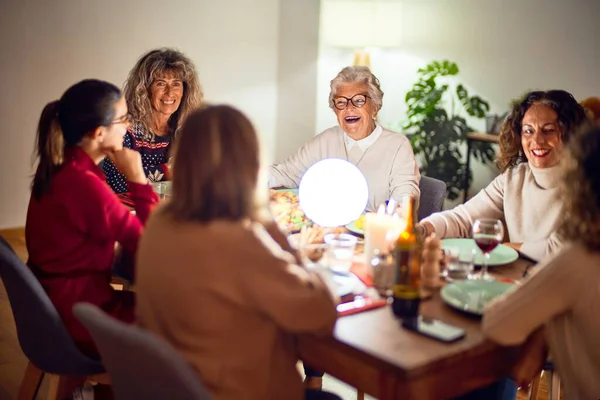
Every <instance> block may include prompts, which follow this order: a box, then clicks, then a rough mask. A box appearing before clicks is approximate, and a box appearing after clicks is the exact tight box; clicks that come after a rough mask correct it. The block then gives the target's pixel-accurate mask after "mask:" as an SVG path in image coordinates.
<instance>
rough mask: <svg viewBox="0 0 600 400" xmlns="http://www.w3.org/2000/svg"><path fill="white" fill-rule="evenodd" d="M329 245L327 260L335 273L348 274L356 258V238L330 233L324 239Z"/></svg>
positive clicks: (344, 234)
mask: <svg viewBox="0 0 600 400" xmlns="http://www.w3.org/2000/svg"><path fill="white" fill-rule="evenodd" d="M323 240H324V241H325V244H326V245H327V250H326V253H325V254H326V258H327V262H328V264H329V268H330V269H331V270H332V271H333V272H337V273H341V274H348V273H349V272H350V267H351V266H352V259H353V258H354V248H355V247H356V242H357V238H356V236H352V235H349V234H347V233H339V234H338V233H330V234H328V235H325V237H324V238H323Z"/></svg>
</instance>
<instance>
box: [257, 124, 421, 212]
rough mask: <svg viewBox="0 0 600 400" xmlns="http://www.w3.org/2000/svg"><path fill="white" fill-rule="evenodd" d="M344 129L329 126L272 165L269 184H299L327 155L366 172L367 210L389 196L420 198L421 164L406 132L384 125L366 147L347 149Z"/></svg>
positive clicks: (293, 186)
mask: <svg viewBox="0 0 600 400" xmlns="http://www.w3.org/2000/svg"><path fill="white" fill-rule="evenodd" d="M344 136H345V134H344V131H343V130H342V129H341V128H340V127H339V126H336V127H333V128H329V129H327V130H325V131H323V132H322V133H320V134H319V135H317V136H315V137H314V138H313V139H312V140H310V141H309V142H307V143H306V144H305V145H304V146H302V147H301V148H300V150H298V152H297V153H296V154H295V155H293V156H291V157H289V158H288V159H287V160H285V161H283V162H281V163H278V164H274V165H271V166H270V168H269V187H271V188H274V187H287V188H297V187H298V185H299V184H300V179H302V176H303V175H304V173H305V172H306V171H307V170H308V168H309V167H311V166H312V165H313V164H315V163H317V162H318V161H321V160H324V159H327V158H341V159H344V160H348V161H350V162H351V163H352V164H354V165H356V167H357V168H358V169H359V170H360V171H361V172H362V173H363V175H364V176H365V178H366V180H367V184H368V186H369V202H368V204H367V210H368V211H373V210H376V209H377V207H379V205H380V204H382V203H384V202H385V201H386V200H389V199H390V198H393V199H394V200H396V201H398V203H400V202H401V200H402V196H403V195H406V194H411V195H413V196H416V197H417V199H418V198H419V194H420V191H419V181H420V174H419V167H418V165H417V162H416V161H415V156H414V153H413V150H412V147H411V146H410V142H409V140H408V139H407V138H406V136H404V135H402V134H400V133H396V132H392V131H388V130H386V129H383V132H382V133H381V134H380V136H379V137H378V138H377V140H375V142H374V143H372V144H371V145H370V146H369V147H368V148H367V149H366V150H362V149H360V148H359V147H358V146H354V147H353V148H352V150H351V151H348V150H347V149H346V145H345V143H344Z"/></svg>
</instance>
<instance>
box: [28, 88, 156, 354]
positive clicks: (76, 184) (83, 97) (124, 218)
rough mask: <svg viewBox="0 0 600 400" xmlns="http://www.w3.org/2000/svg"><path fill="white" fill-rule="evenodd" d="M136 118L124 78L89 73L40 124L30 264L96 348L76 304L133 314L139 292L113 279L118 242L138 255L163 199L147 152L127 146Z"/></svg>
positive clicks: (123, 316)
mask: <svg viewBox="0 0 600 400" xmlns="http://www.w3.org/2000/svg"><path fill="white" fill-rule="evenodd" d="M129 124H130V116H129V114H128V113H127V105H126V103H125V99H124V98H123V96H122V95H121V91H120V90H119V89H118V88H117V87H116V86H114V85H112V84H110V83H108V82H103V81H99V80H84V81H81V82H79V83H77V84H75V85H73V86H71V87H70V88H69V89H68V90H67V91H66V92H65V93H64V94H63V96H62V97H61V98H60V100H56V101H53V102H51V103H49V104H47V105H46V107H45V108H44V110H43V111H42V115H41V117H40V121H39V126H38V133H37V151H36V156H37V158H38V161H39V163H38V166H37V170H36V173H35V176H34V178H33V183H32V190H31V192H32V193H31V199H30V202H29V209H28V211H27V222H26V226H25V238H26V242H27V250H28V252H29V260H28V265H29V267H30V268H31V269H32V271H33V272H34V274H35V275H36V276H37V278H38V279H39V281H40V282H41V284H42V286H43V287H44V289H45V290H46V293H47V294H48V296H49V297H50V300H52V302H53V303H54V305H55V306H56V309H57V311H58V313H59V314H60V316H61V318H62V319H63V321H64V323H65V326H66V328H67V330H68V331H69V333H70V334H71V335H72V336H73V339H74V340H75V342H76V344H77V345H78V346H79V348H81V350H82V351H84V352H85V353H87V354H89V355H92V356H97V351H96V348H95V346H94V343H93V341H92V339H91V337H90V335H89V333H88V332H87V330H86V329H85V328H84V327H83V325H81V324H80V323H79V322H78V321H77V319H76V318H75V316H74V315H73V313H72V307H73V304H75V303H77V302H81V301H84V302H89V303H92V304H95V305H97V306H98V307H100V308H102V309H103V310H104V311H106V312H107V313H109V314H111V315H112V316H114V317H115V318H118V319H120V320H122V321H125V322H133V320H134V295H133V293H131V292H127V291H115V290H113V289H112V287H111V286H110V281H111V276H112V265H113V261H114V258H115V247H116V246H115V245H116V243H119V244H120V245H121V247H122V248H123V251H124V252H125V253H126V254H127V255H128V256H129V257H124V259H129V260H130V261H133V258H134V256H135V252H136V248H137V243H138V239H139V237H140V234H141V233H142V227H143V225H144V223H145V222H146V219H147V217H148V215H149V213H150V210H151V208H152V206H154V205H155V204H156V203H157V202H158V198H157V196H156V194H155V193H154V192H153V191H152V187H151V186H150V185H149V184H148V181H147V179H146V175H145V173H144V170H143V168H142V163H141V159H140V154H139V153H138V152H136V151H133V150H130V149H124V148H123V136H124V135H125V132H126V130H127V127H128V126H129ZM107 156H108V157H109V158H110V159H111V160H112V161H113V162H114V163H115V165H118V167H119V170H121V171H123V172H124V174H125V176H126V177H127V181H128V186H129V190H130V192H131V193H132V198H133V200H134V203H135V211H136V213H135V215H134V214H132V213H131V212H130V210H129V209H127V208H126V207H125V206H123V205H122V204H121V202H120V201H119V199H118V198H117V196H116V195H115V194H114V192H113V191H112V190H111V189H110V187H109V186H108V185H107V184H106V178H105V176H104V174H103V172H102V170H101V169H100V168H99V167H98V164H99V163H100V161H102V160H103V159H104V158H105V157H107ZM129 267H130V268H132V265H130V266H129Z"/></svg>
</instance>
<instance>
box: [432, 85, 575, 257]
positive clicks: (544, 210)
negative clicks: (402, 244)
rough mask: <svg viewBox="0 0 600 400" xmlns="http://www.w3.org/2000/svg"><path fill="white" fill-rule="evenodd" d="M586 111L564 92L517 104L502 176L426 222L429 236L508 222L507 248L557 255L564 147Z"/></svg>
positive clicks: (503, 150) (507, 126) (534, 95)
mask: <svg viewBox="0 0 600 400" xmlns="http://www.w3.org/2000/svg"><path fill="white" fill-rule="evenodd" d="M585 121H587V118H586V115H585V111H584V110H583V108H582V107H581V106H580V105H579V104H578V103H577V101H576V100H575V98H574V97H573V96H572V95H571V94H569V93H567V92H565V91H563V90H550V91H546V92H531V93H529V94H527V95H526V96H525V98H524V99H523V101H522V102H521V103H519V104H517V105H516V106H515V107H514V108H513V110H512V112H511V113H510V115H509V116H508V118H507V119H506V121H505V123H504V126H503V128H502V131H501V133H500V139H499V140H500V143H499V144H500V153H499V155H498V160H497V164H498V167H499V168H500V171H501V175H499V176H498V177H497V178H496V179H494V181H493V182H492V183H490V184H489V185H488V186H487V187H486V188H485V189H483V190H482V191H481V192H479V193H478V194H477V195H476V196H475V197H473V198H472V199H471V200H469V201H468V202H466V203H465V204H462V205H459V206H458V207H456V208H454V209H452V210H449V211H443V212H440V213H436V214H433V215H431V216H430V217H428V218H425V219H424V220H423V221H421V226H422V227H423V229H424V230H425V231H426V233H427V234H431V233H433V232H435V233H436V235H437V236H438V237H442V238H451V237H471V235H472V232H471V231H472V227H473V223H474V222H475V220H476V219H478V218H497V219H502V220H504V222H505V224H506V228H507V233H508V240H509V242H510V243H508V244H509V245H510V246H511V247H513V248H515V249H517V250H520V251H521V252H522V253H523V254H525V255H527V256H529V257H531V258H533V259H535V260H541V259H542V258H544V257H545V256H546V255H548V254H552V253H556V252H557V250H558V249H559V248H560V246H561V240H560V239H559V238H558V237H557V235H556V233H555V232H556V229H557V227H558V224H559V223H560V217H561V216H562V200H561V199H560V197H559V194H558V183H559V182H560V179H561V169H560V167H559V166H558V163H559V161H560V160H561V158H562V150H563V145H564V143H566V142H567V141H568V139H569V137H570V136H571V135H572V134H573V132H575V131H576V130H577V129H578V128H579V127H580V126H581V124H582V123H583V122H585Z"/></svg>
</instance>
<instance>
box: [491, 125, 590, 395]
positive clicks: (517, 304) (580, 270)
mask: <svg viewBox="0 0 600 400" xmlns="http://www.w3.org/2000/svg"><path fill="white" fill-rule="evenodd" d="M566 165H567V172H566V175H565V177H564V191H563V193H562V194H563V196H564V199H565V200H564V201H565V204H564V207H563V210H564V213H565V216H566V218H564V220H563V223H562V225H561V227H560V229H559V231H558V232H559V234H560V235H561V237H563V238H564V240H565V241H567V242H569V243H572V245H570V246H568V247H566V248H565V249H564V250H563V251H562V252H561V253H560V254H559V255H558V256H556V257H555V258H554V259H552V260H549V261H548V262H546V263H544V264H543V265H542V268H536V270H537V271H538V272H537V274H535V279H529V280H528V281H526V282H525V283H524V284H523V285H522V286H521V287H519V288H518V289H517V290H515V291H514V292H512V293H508V294H507V295H505V296H504V297H502V298H500V299H498V300H497V301H496V302H494V303H492V304H490V305H489V306H488V308H487V309H486V311H485V314H484V319H483V331H484V334H485V335H486V336H488V337H489V338H490V339H492V340H494V341H496V342H498V343H501V344H503V345H506V346H512V345H518V344H521V343H523V342H525V340H526V339H527V337H528V336H530V335H531V334H532V333H533V332H534V331H536V330H537V329H538V328H544V329H545V337H546V341H547V344H548V346H549V350H550V357H551V359H552V360H553V361H554V364H555V367H556V370H557V372H558V374H559V376H560V378H561V381H562V385H563V388H564V391H565V395H564V398H565V399H570V400H580V399H581V400H584V399H585V400H588V399H594V400H595V399H600V379H598V377H600V318H598V312H599V311H600V175H599V174H598V171H600V128H595V129H593V130H590V131H587V132H584V133H583V134H582V135H577V136H576V137H575V138H573V139H572V140H571V143H570V144H569V154H568V155H567V163H566Z"/></svg>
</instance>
